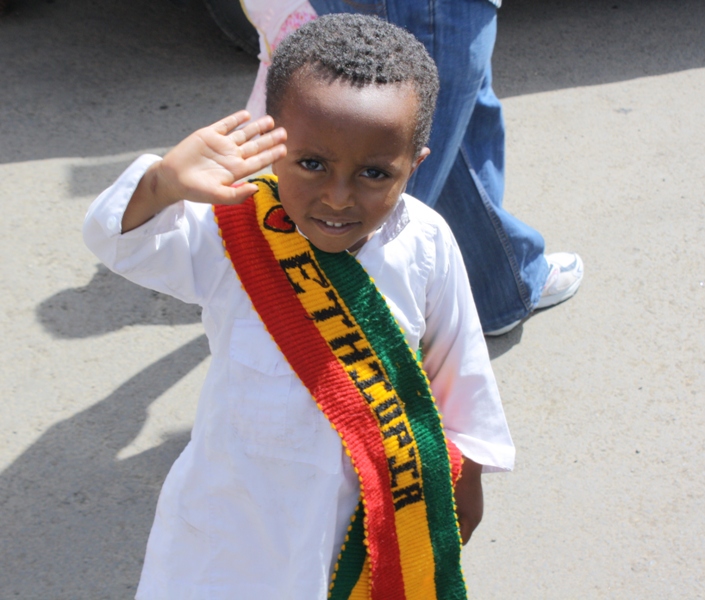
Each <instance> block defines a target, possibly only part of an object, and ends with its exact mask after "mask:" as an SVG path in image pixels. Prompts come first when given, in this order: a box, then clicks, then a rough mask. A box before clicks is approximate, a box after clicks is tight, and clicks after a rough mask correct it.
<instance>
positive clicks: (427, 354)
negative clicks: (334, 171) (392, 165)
mask: <svg viewBox="0 0 705 600" xmlns="http://www.w3.org/2000/svg"><path fill="white" fill-rule="evenodd" d="M439 234H440V235H438V236H437V237H436V257H435V258H436V260H435V261H434V265H435V267H434V269H433V272H432V273H431V274H430V277H429V279H428V282H427V289H426V311H425V312H426V331H425V334H424V337H423V350H424V368H425V369H426V372H427V373H428V376H429V379H430V381H431V388H432V390H433V393H434V396H435V397H436V400H437V401H438V405H439V409H440V411H441V414H442V416H443V425H444V427H445V430H446V434H447V435H448V437H449V438H450V439H451V440H452V441H453V442H454V443H455V444H456V445H457V446H458V448H459V449H460V451H461V452H462V453H463V454H464V455H465V456H467V457H468V458H470V459H472V460H473V461H475V462H477V463H479V464H481V465H483V466H484V469H483V471H485V472H489V471H507V470H511V469H512V468H513V467H514V453H515V451H514V444H513V443H512V439H511V436H510V433H509V428H508V426H507V422H506V419H505V416H504V410H503V408H502V403H501V400H500V397H499V391H498V389H497V383H496V381H495V377H494V373H493V372H492V367H491V364H490V359H489V355H488V352H487V345H486V343H485V339H484V336H483V334H482V328H481V326H480V319H479V317H478V315H477V309H476V308H475V302H474V300H473V297H472V293H471V291H470V285H469V283H468V276H467V273H466V271H465V266H464V264H463V259H462V256H461V254H460V250H459V249H458V246H457V244H456V242H455V239H454V238H453V236H452V234H451V232H450V229H449V228H448V227H447V225H446V224H445V223H443V224H442V225H441V227H440V228H439Z"/></svg>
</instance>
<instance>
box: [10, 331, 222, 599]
mask: <svg viewBox="0 0 705 600" xmlns="http://www.w3.org/2000/svg"><path fill="white" fill-rule="evenodd" d="M208 353H209V351H208V344H207V342H206V337H205V335H201V336H199V337H197V338H196V339H194V340H193V341H191V342H189V343H188V344H185V345H184V346H182V347H181V348H179V349H178V350H176V351H174V352H172V353H170V354H167V355H166V356H164V357H163V358H161V359H160V360H158V361H157V362H155V363H153V364H152V365H150V366H148V367H147V368H146V369H144V370H143V371H141V372H140V373H138V374H137V375H135V376H134V377H132V378H131V379H129V380H128V381H126V382H125V383H124V384H122V385H121V386H120V387H119V388H117V389H116V390H115V391H114V392H113V393H112V394H110V395H109V396H107V397H106V398H104V399H102V400H100V401H99V402H98V403H96V404H95V405H93V406H91V407H90V408H89V409H87V410H85V411H83V412H81V413H79V414H77V415H75V416H73V417H71V418H69V419H66V420H65V421H62V422H60V423H57V424H56V425H54V426H53V427H51V428H50V429H49V430H48V431H46V432H45V433H44V434H43V435H42V436H41V437H40V438H39V439H38V440H37V441H36V442H35V443H34V444H33V445H32V446H31V447H30V448H29V449H28V450H27V451H26V452H24V453H23V454H22V455H21V456H20V457H19V458H18V459H17V460H16V461H15V462H14V463H13V464H12V465H11V466H10V467H8V468H7V469H6V470H5V471H4V472H3V473H2V474H0V508H1V512H0V547H2V556H3V563H4V564H3V565H2V568H0V590H1V592H0V595H1V596H2V598H15V597H16V598H26V599H35V598H36V599H39V598H47V599H48V598H57V599H58V598H72V599H79V598H82V599H83V598H85V599H86V600H88V599H90V600H96V599H100V598H115V599H117V598H131V597H133V596H134V591H135V588H136V585H137V582H138V580H139V573H140V570H141V565H142V560H143V556H144V549H145V547H146V543H147V535H148V533H149V529H150V526H151V523H152V519H153V515H154V510H155V507H156V502H157V496H158V494H159V490H160V488H161V485H162V482H163V480H164V477H165V476H166V474H167V472H168V470H169V468H170V466H171V464H172V463H173V462H174V460H176V458H177V456H178V455H179V454H180V453H181V451H182V449H183V448H184V446H185V445H186V443H187V442H188V440H189V433H188V432H186V431H184V432H181V433H178V434H174V435H170V436H169V437H167V438H166V439H165V440H164V441H163V443H162V444H161V445H160V446H158V447H156V448H152V449H150V450H148V451H146V452H143V453H141V454H138V455H136V456H133V457H130V458H128V459H125V460H118V459H117V458H116V456H117V454H118V452H119V451H120V450H121V449H122V448H124V447H126V446H127V445H129V444H130V443H131V442H132V440H134V438H135V437H136V436H137V434H138V433H139V431H140V430H141V428H142V426H143V425H144V422H145V420H146V417H147V410H148V408H149V406H150V404H151V403H152V402H153V401H154V400H156V399H157V398H158V397H159V396H161V395H162V394H163V393H164V392H165V391H166V390H168V389H169V388H170V387H172V386H173V385H174V384H175V383H176V382H177V381H179V380H180V379H181V378H183V377H184V376H185V375H186V374H187V373H188V372H189V371H191V370H193V369H194V368H195V367H197V366H198V365H199V364H200V363H201V362H202V361H203V360H204V359H205V358H206V357H207V356H208Z"/></svg>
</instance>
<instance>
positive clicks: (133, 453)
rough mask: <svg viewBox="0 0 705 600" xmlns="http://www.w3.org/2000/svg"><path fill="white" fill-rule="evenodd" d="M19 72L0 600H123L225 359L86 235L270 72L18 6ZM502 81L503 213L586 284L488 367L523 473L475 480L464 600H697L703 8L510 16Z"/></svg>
mask: <svg viewBox="0 0 705 600" xmlns="http://www.w3.org/2000/svg"><path fill="white" fill-rule="evenodd" d="M0 56H1V57H2V58H1V59H0V202H1V203H2V204H1V206H2V210H3V214H2V219H1V220H0V231H1V235H0V248H2V261H1V262H0V277H1V281H2V283H1V284H0V304H1V307H2V313H1V317H0V318H1V319H2V333H3V335H2V338H0V364H1V365H2V380H1V381H0V397H2V404H1V405H0V431H1V433H0V440H1V441H0V598H1V599H2V600H5V599H10V598H21V599H38V600H44V599H91V600H96V599H122V598H130V597H132V595H133V593H134V590H135V587H136V583H137V580H138V577H139V572H140V567H141V561H142V557H143V553H144V547H145V544H146V540H147V535H148V532H149V527H150V524H151V520H152V515H153V511H154V507H155V504H156V499H157V494H158V491H159V488H160V485H161V482H162V481H163V478H164V477H165V475H166V473H167V470H168V469H169V466H170V465H171V463H172V461H173V460H174V459H175V457H176V456H177V455H178V453H179V452H180V450H181V449H182V448H183V446H184V444H185V443H186V441H187V439H188V435H189V434H188V431H189V426H190V423H191V420H192V417H193V414H194V409H195V402H196V397H197V394H198V390H199V387H200V382H201V381H202V379H203V376H204V373H205V370H206V367H207V364H208V351H207V346H206V343H205V341H204V338H203V336H202V331H201V327H200V324H199V321H198V318H199V317H198V311H197V310H196V309H194V308H193V307H190V306H185V305H181V304H178V303H177V302H175V301H173V300H171V299H169V298H166V297H163V296H160V295H158V294H155V293H152V292H149V291H145V290H142V289H139V288H137V287H135V286H133V285H131V284H129V283H127V282H125V281H122V280H121V279H119V278H118V277H116V276H114V275H112V274H110V273H109V272H107V271H106V270H105V269H104V268H103V267H101V266H99V265H98V264H97V261H96V259H95V258H94V257H93V256H92V255H91V254H90V253H89V252H88V251H87V250H86V249H85V248H84V247H83V243H82V240H81V235H80V228H81V222H82V219H83V215H84V213H85V210H86V208H87V207H88V204H89V203H90V201H91V199H92V198H93V197H94V196H95V195H97V194H98V193H99V192H100V191H101V190H102V189H103V188H104V187H106V186H107V185H108V184H109V183H110V182H111V180H112V179H113V178H114V177H115V176H116V175H117V174H118V173H119V172H120V171H121V170H122V168H123V167H124V166H125V165H126V164H127V163H128V162H129V161H130V160H131V159H132V158H133V157H135V156H137V155H138V154H140V153H141V152H143V151H145V150H156V151H159V152H161V151H163V150H164V149H166V148H168V147H169V146H171V145H173V144H175V143H176V142H177V141H179V140H180V139H181V138H182V137H184V136H185V135H186V134H187V133H189V132H191V131H192V130H194V129H196V128H198V127H200V126H202V125H205V124H208V123H211V122H213V121H215V120H216V119H218V118H219V117H221V116H223V115H225V114H228V113H230V112H232V111H233V110H235V109H237V108H240V107H242V106H244V104H245V101H246V99H247V97H248V94H249V89H250V85H251V83H252V81H253V79H254V75H255V71H256V63H255V62H254V61H253V60H252V59H250V58H248V57H246V56H244V55H243V54H242V53H239V52H237V51H236V50H235V49H234V48H233V47H232V46H231V45H230V44H229V43H228V42H227V41H226V40H225V39H224V37H223V36H222V35H221V34H220V33H219V31H218V30H217V29H216V28H215V26H214V25H213V24H212V23H211V21H210V20H209V18H208V15H207V14H206V12H205V10H204V9H203V7H202V6H201V5H200V4H198V3H197V2H193V3H192V4H191V5H189V6H188V7H186V8H185V9H178V8H176V7H174V6H173V5H171V4H169V3H168V2H166V1H165V0H157V1H154V2H138V1H136V0H121V1H117V0H103V1H101V2H96V1H95V0H74V1H73V2H68V1H67V0H55V1H54V0H46V1H44V0H18V4H17V5H16V8H15V9H14V10H13V11H12V12H10V13H9V14H8V15H7V16H5V17H4V18H2V19H0ZM495 84H496V89H497V91H498V94H499V95H500V97H501V98H502V99H503V100H504V105H505V108H506V119H507V129H508V140H507V154H508V181H507V194H506V204H507V206H508V207H510V209H511V210H512V212H514V213H515V214H516V215H517V216H518V217H520V218H522V219H523V220H525V221H527V222H529V223H531V224H533V225H534V226H536V227H537V228H538V229H539V230H540V231H541V232H542V233H543V234H544V236H545V238H546V240H547V244H548V250H549V251H557V250H576V251H578V252H580V253H581V255H582V256H583V258H584V260H585V265H586V276H585V281H584V283H583V286H582V288H581V290H580V291H579V293H578V294H577V296H576V297H575V298H574V299H572V300H570V301H569V302H567V303H565V304H563V305H560V306H559V307H556V308H553V309H551V310H548V311H543V312H541V313H538V314H536V315H535V316H533V317H532V318H531V319H529V320H528V321H526V322H525V323H524V324H523V325H522V326H520V327H519V328H517V329H516V330H515V331H513V332H512V333H510V334H508V335H506V336H504V337H503V338H500V339H497V340H492V341H490V343H489V347H490V351H491V354H492V357H493V364H494V367H495V370H496V373H497V376H498V380H499V382H500V386H501V391H502V394H503V398H504V403H505V408H506V412H507V416H508V419H509V423H510V427H511V429H512V432H513V436H514V440H515V443H516V446H517V465H516V470H515V472H514V473H511V474H501V475H489V476H486V477H485V478H484V483H485V489H486V512H485V519H484V521H483V523H482V525H481V526H480V528H479V529H478V531H477V532H476V534H475V536H474V537H473V539H472V541H471V543H470V544H469V546H468V547H467V549H466V551H465V554H464V561H465V566H466V574H467V580H468V582H469V586H470V589H471V591H472V595H473V597H474V598H477V599H482V600H489V599H507V598H527V599H566V598H575V599H583V598H585V599H592V598H595V599H602V598H617V599H622V598H629V599H631V598H639V599H651V598H654V599H655V598H683V599H693V598H703V597H705V541H704V540H705V497H704V494H705V482H704V481H703V472H704V470H705V442H704V441H703V432H704V431H705V407H703V401H704V400H705V394H704V392H705V366H704V358H703V357H704V356H705V354H704V351H705V322H704V321H705V320H704V317H703V314H704V311H705V201H704V194H703V190H704V188H705V110H704V109H703V101H704V99H705V3H703V2H702V0H682V1H681V2H664V1H662V0H609V1H604V0H572V1H570V2H568V1H562V2H558V1H554V0H514V1H508V2H507V3H506V6H505V7H504V8H503V9H502V11H501V13H500V31H499V40H498V46H497V49H496V52H495ZM246 600H247V599H246Z"/></svg>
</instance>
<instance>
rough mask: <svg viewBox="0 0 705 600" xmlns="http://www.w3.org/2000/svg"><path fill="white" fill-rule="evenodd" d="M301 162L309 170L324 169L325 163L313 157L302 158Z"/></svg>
mask: <svg viewBox="0 0 705 600" xmlns="http://www.w3.org/2000/svg"><path fill="white" fill-rule="evenodd" d="M299 164H300V165H301V166H302V167H303V168H304V169H306V170H307V171H321V170H322V169H323V165H322V164H321V163H320V162H319V161H317V160H313V159H312V158H305V159H304V160H300V161H299Z"/></svg>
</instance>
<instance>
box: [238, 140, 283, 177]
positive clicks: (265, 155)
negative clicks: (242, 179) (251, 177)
mask: <svg viewBox="0 0 705 600" xmlns="http://www.w3.org/2000/svg"><path fill="white" fill-rule="evenodd" d="M285 156H286V146H285V145H284V144H277V145H276V146H273V147H272V148H267V149H265V150H263V151H261V152H257V153H256V154H254V155H253V156H250V157H249V158H247V159H246V160H245V169H246V170H247V171H249V172H250V173H256V172H257V171H260V170H261V169H264V168H265V167H267V166H269V165H271V164H272V163H274V162H277V161H278V160H279V159H280V158H284V157H285Z"/></svg>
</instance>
